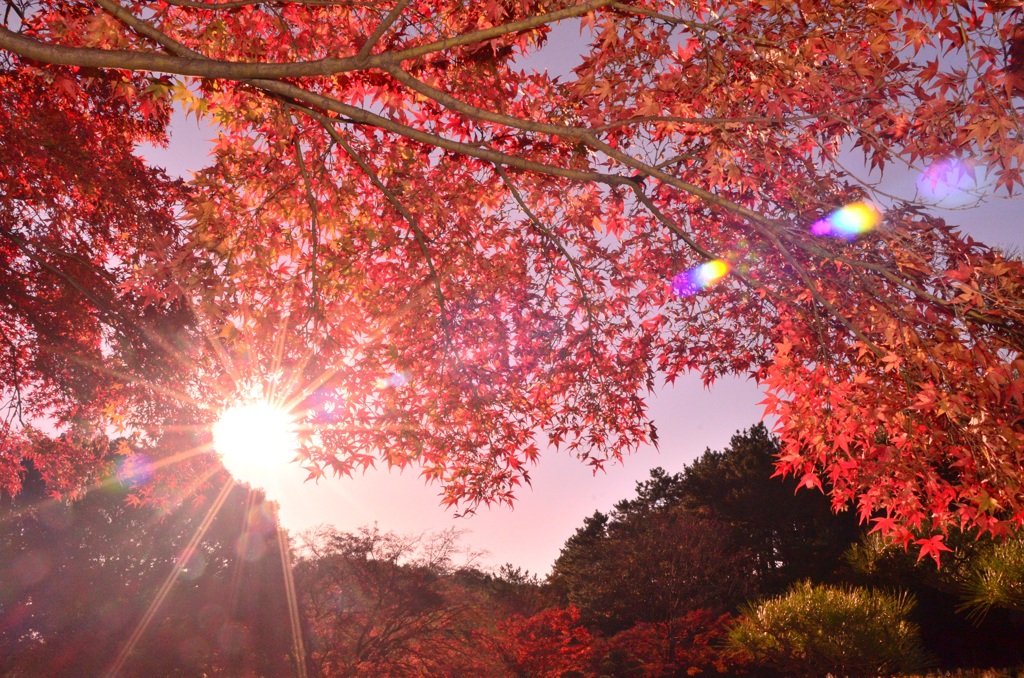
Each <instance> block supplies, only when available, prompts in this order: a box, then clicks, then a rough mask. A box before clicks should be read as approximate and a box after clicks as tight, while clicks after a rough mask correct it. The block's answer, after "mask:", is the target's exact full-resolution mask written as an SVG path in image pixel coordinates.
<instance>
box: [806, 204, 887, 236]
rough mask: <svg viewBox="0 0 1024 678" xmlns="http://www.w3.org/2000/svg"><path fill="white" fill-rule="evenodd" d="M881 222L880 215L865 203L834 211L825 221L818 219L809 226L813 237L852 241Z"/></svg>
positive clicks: (872, 206) (870, 205) (875, 208)
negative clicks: (819, 236)
mask: <svg viewBox="0 0 1024 678" xmlns="http://www.w3.org/2000/svg"><path fill="white" fill-rule="evenodd" d="M881 221H882V213H881V212H879V211H878V208H877V207H875V206H874V205H872V204H871V203H869V202H867V201H861V202H855V203H851V204H849V205H847V206H846V207H844V208H842V209H841V210H836V211H835V212H833V213H832V214H830V215H829V217H828V218H827V219H819V220H818V221H816V222H814V224H813V225H812V226H811V233H813V234H814V235H827V236H831V237H833V238H845V239H846V240H853V239H854V238H856V237H857V236H858V235H863V234H865V233H867V232H868V231H871V230H873V229H874V228H875V227H876V226H878V224H879V223H881Z"/></svg>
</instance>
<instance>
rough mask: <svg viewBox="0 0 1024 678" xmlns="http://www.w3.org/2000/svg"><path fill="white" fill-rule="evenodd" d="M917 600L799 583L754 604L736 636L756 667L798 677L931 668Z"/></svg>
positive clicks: (735, 644)
mask: <svg viewBox="0 0 1024 678" xmlns="http://www.w3.org/2000/svg"><path fill="white" fill-rule="evenodd" d="M913 606H914V600H913V598H911V597H910V596H907V595H905V594H903V595H897V594H892V593H885V592H881V591H873V590H869V589H863V588H853V587H836V586H815V585H814V584H812V583H810V582H802V583H800V584H797V585H795V586H794V587H792V588H791V589H790V591H789V592H788V593H786V594H785V595H782V596H779V597H777V598H773V599H770V600H767V601H764V602H763V603H761V604H760V605H756V606H751V607H750V608H748V609H747V610H746V611H745V612H744V616H743V618H741V619H740V621H739V622H738V623H737V624H736V625H735V626H734V627H733V629H732V630H731V631H730V633H729V643H730V645H731V646H732V647H733V648H734V649H736V650H738V651H741V652H745V653H746V654H748V655H749V656H750V658H751V660H752V661H753V662H754V663H755V664H759V665H762V666H766V667H773V668H776V669H779V670H781V671H782V672H783V673H785V674H786V675H792V676H825V675H827V674H833V675H835V676H849V677H851V678H854V677H857V676H864V677H867V676H878V675H891V674H894V673H897V672H909V671H914V670H916V669H919V668H920V667H921V665H922V664H923V663H925V655H924V652H923V650H922V647H921V643H920V640H919V636H918V629H917V627H916V626H915V625H914V624H912V623H910V622H909V621H908V619H907V618H908V615H909V614H910V611H911V609H912V608H913Z"/></svg>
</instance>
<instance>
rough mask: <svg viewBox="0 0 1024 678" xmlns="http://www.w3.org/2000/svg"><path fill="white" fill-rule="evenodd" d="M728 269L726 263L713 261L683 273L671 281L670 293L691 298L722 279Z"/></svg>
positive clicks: (719, 260) (718, 260)
mask: <svg viewBox="0 0 1024 678" xmlns="http://www.w3.org/2000/svg"><path fill="white" fill-rule="evenodd" d="M729 268H730V266H729V263H728V262H726V261H722V260H721V259H714V260H712V261H709V262H707V263H706V264H701V265H700V266H697V267H696V268H691V269H690V270H688V271H683V272H682V273H680V274H679V275H677V276H676V277H675V278H673V279H672V291H673V292H674V293H676V294H677V295H679V296H680V297H691V296H693V295H694V294H697V292H700V291H701V290H706V289H707V288H708V287H711V285H713V284H715V283H716V282H718V281H719V280H721V279H722V278H724V277H725V274H726V273H728V272H729Z"/></svg>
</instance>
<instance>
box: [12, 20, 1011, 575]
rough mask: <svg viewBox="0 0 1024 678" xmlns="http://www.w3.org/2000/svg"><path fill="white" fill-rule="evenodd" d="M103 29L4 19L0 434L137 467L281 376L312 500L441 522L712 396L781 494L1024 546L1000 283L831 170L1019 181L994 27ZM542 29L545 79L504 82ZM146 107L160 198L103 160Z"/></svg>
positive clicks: (18, 442)
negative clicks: (541, 466) (852, 215)
mask: <svg viewBox="0 0 1024 678" xmlns="http://www.w3.org/2000/svg"><path fill="white" fill-rule="evenodd" d="M97 4H98V6H99V7H100V8H102V9H96V8H94V7H93V6H92V5H89V6H86V5H84V4H81V3H79V2H75V1H73V0H68V1H58V0H46V1H44V2H40V3H32V4H26V3H23V2H21V1H20V0H8V2H7V8H8V11H7V12H6V15H5V16H6V19H5V22H6V23H5V27H2V28H0V50H2V51H0V59H2V69H3V70H2V72H0V78H2V79H3V80H2V82H3V83H4V91H5V93H7V96H6V97H5V101H4V102H3V103H2V104H0V115H3V116H5V118H4V120H3V123H4V124H3V129H4V137H3V143H2V145H0V167H3V168H4V169H3V170H0V172H3V174H0V179H2V184H0V186H2V188H0V206H2V209H0V219H2V222H0V229H2V230H0V257H2V259H0V276H3V285H4V288H5V289H11V290H14V293H13V294H10V295H8V296H7V297H6V298H5V300H4V301H3V302H2V303H3V306H2V307H0V323H2V330H3V337H2V338H3V342H4V344H5V348H4V351H3V357H2V358H0V361H2V362H0V369H2V370H3V374H4V397H5V398H6V399H7V400H8V402H9V403H11V408H13V409H11V410H10V411H11V412H13V413H14V414H12V416H11V417H9V418H8V421H9V422H14V421H15V420H16V419H17V417H19V416H25V415H27V416H28V417H29V418H30V419H31V418H35V417H41V416H52V417H55V418H56V419H57V420H58V423H59V424H60V425H63V426H70V425H71V424H72V423H73V422H78V421H79V420H84V421H86V422H88V423H89V425H90V426H91V427H92V430H95V431H101V430H103V428H104V426H106V425H109V424H112V423H113V424H116V423H125V422H127V423H129V424H130V427H131V428H132V430H136V431H143V432H145V434H146V435H147V436H148V437H149V439H151V440H157V441H158V440H160V439H161V437H162V435H163V433H165V432H166V431H168V430H171V429H172V428H173V427H174V426H181V425H183V424H185V423H190V424H192V425H200V426H202V425H205V424H206V423H208V421H209V419H210V417H211V416H212V415H211V410H216V409H217V404H218V403H219V402H223V401H225V400H227V399H230V398H232V397H235V396H236V395H237V394H238V393H240V392H251V391H252V390H254V389H255V390H261V389H262V390H266V389H276V390H279V391H283V392H286V393H287V394H288V397H289V402H290V404H291V405H292V406H294V407H295V408H296V410H297V412H298V414H299V415H300V416H301V417H302V418H303V419H304V421H305V423H306V424H308V430H309V433H308V435H307V436H306V438H305V440H304V447H303V451H302V454H303V456H304V459H305V465H306V466H307V467H308V468H309V469H310V475H311V476H312V477H318V476H320V475H322V474H325V473H331V472H334V473H350V472H352V471H353V470H356V469H359V468H361V467H364V466H366V465H367V464H370V463H373V462H374V461H375V460H381V461H383V462H385V463H387V464H390V465H394V466H406V465H409V464H413V465H416V466H418V467H419V468H421V469H422V473H423V474H424V476H425V477H426V478H428V479H431V480H434V481H437V482H438V483H440V484H441V486H442V487H443V488H444V493H445V495H444V500H445V501H446V502H447V503H450V504H458V505H460V506H462V507H464V508H466V509H472V508H473V507H474V506H475V505H476V504H478V503H479V502H486V501H495V500H497V501H500V502H510V501H512V499H513V497H514V492H515V489H516V487H517V485H519V484H520V483H521V482H523V481H525V480H528V479H529V475H528V468H529V464H530V463H532V462H533V461H535V460H536V459H537V456H538V454H539V452H540V450H541V448H542V446H543V443H544V441H545V440H546V441H549V442H550V443H552V444H554V445H558V446H561V447H563V448H566V449H568V450H570V451H571V452H572V453H574V454H577V455H578V456H580V457H581V458H582V459H583V460H585V461H586V462H587V463H590V464H593V465H595V466H600V465H601V464H602V463H604V462H606V461H608V460H617V459H619V458H621V457H622V455H624V454H626V453H628V452H630V451H631V450H634V449H636V447H637V446H639V445H641V444H644V443H647V442H650V441H651V439H652V437H653V429H652V427H651V425H650V423H649V421H648V419H647V416H646V406H645V397H646V395H647V394H648V392H649V390H650V389H651V388H652V387H653V386H654V384H655V383H656V380H658V379H662V378H663V379H667V380H668V381H672V380H674V379H675V378H677V377H678V376H679V375H680V374H682V373H684V372H686V371H689V370H697V371H699V372H700V373H701V374H702V375H703V377H704V379H705V381H706V382H708V383H710V382H713V381H714V380H715V379H716V378H717V377H719V376H721V375H725V374H739V375H749V376H751V377H753V378H754V379H756V380H757V381H758V382H759V383H760V384H762V385H763V386H764V387H765V388H766V389H767V397H766V408H767V412H768V413H769V414H772V415H775V416H776V417H778V421H779V425H778V432H779V433H780V435H781V438H782V445H783V447H782V450H781V454H780V457H779V460H778V470H779V472H780V473H783V474H792V475H795V476H796V477H797V478H798V480H799V482H800V483H801V484H802V485H804V486H807V487H820V488H822V489H825V490H827V491H829V492H830V493H831V496H832V499H833V503H834V505H835V506H836V507H839V506H843V505H845V504H847V503H849V502H854V503H855V504H856V507H857V510H858V511H859V515H860V517H861V518H862V519H863V520H872V521H874V525H875V527H877V529H878V530H880V531H882V532H884V533H885V534H887V535H891V536H894V537H896V538H897V539H899V540H900V541H902V542H903V543H909V542H911V541H915V542H916V543H918V544H919V545H920V546H921V547H922V548H923V549H924V550H925V551H926V552H927V553H930V554H935V555H937V554H938V553H939V552H940V551H941V544H942V534H943V533H944V530H945V529H946V528H947V527H948V526H950V525H957V524H959V525H963V526H965V527H976V528H978V529H979V530H980V531H982V532H991V533H993V534H1002V533H1003V532H1005V531H1006V529H1007V527H1008V526H1010V525H1013V524H1020V523H1021V522H1022V521H1024V493H1022V490H1021V484H1020V468H1021V465H1022V461H1024V460H1022V456H1021V455H1022V452H1021V450H1022V443H1024V423H1022V419H1021V412H1022V409H1024V357H1022V352H1024V324H1022V323H1024V306H1022V301H1021V300H1022V299H1024V267H1022V264H1021V263H1020V262H1019V261H1015V260H1012V259H1008V258H1006V257H1005V256H1003V255H1002V254H1000V253H999V252H997V251H993V250H990V249H988V248H986V247H985V246H984V245H982V244H980V243H977V242H973V241H972V240H970V239H969V238H966V237H964V236H962V235H959V234H958V233H957V231H956V230H955V229H954V228H953V227H952V226H950V225H947V224H945V223H944V222H942V221H941V220H939V219H937V218H935V217H933V216H930V215H929V213H928V210H927V205H922V204H920V203H915V202H910V201H900V200H891V199H889V198H887V197H886V196H885V195H883V194H881V193H879V192H877V191H875V189H874V187H873V186H872V185H866V184H862V183H860V182H858V180H857V179H856V178H855V176H854V175H853V174H851V173H849V172H847V171H846V170H845V169H844V166H845V164H846V163H848V162H849V157H848V156H847V155H843V153H844V151H848V150H849V149H851V148H852V149H856V151H857V152H862V154H863V157H864V159H865V161H866V163H867V164H868V165H870V166H871V167H872V168H876V169H884V168H900V167H906V166H910V167H912V168H920V167H924V166H927V165H929V164H930V163H932V162H935V161H940V160H944V159H948V158H954V159H958V160H962V161H964V162H965V163H967V164H968V166H969V167H970V168H972V169H971V171H976V172H978V173H985V172H987V175H988V176H989V177H990V178H991V188H992V189H993V190H994V191H996V192H999V193H1004V194H1006V193H1014V192H1016V191H1019V190H1020V188H1021V187H1022V184H1024V178H1022V175H1021V171H1022V165H1024V135H1022V134H1021V119H1020V116H1019V113H1018V111H1019V108H1020V103H1021V102H1020V99H1019V98H1017V97H1019V94H1020V88H1019V85H1018V83H1019V67H1020V64H1019V61H1020V59H1019V58H1018V57H1019V26H1020V25H1021V22H1022V17H1024V10H1022V8H1021V7H1019V6H1018V4H1017V3H1004V2H1000V3H995V2H982V1H980V0H965V1H963V2H955V3H954V2H942V1H939V0H934V1H929V2H909V1H906V2H905V1H901V0H881V1H879V2H860V1H857V0H849V1H843V2H820V1H810V0H805V1H800V2H795V3H794V2H771V1H767V2H753V1H751V2H734V1H732V0H730V1H728V2H726V1H722V2H717V1H710V2H708V1H704V0H688V1H686V2H678V3H677V2H666V1H663V0H638V1H637V2H617V1H615V0H588V2H584V3H578V4H577V3H571V2H564V1H562V0H536V1H532V0H527V1H523V2H501V1H499V0H488V1H486V2H478V3H472V4H471V5H470V6H466V5H465V4H464V3H460V2H450V1H447V0H399V1H398V2H397V3H395V2H390V1H381V2H377V1H371V2H366V3H344V2H338V3H333V2H323V3H320V2H315V3H313V2H310V3H306V2H272V1H271V2H258V1H256V0H230V1H225V2H193V1H192V0H188V1H186V0H153V1H152V2H141V1H134V2H127V3H124V4H121V3H119V2H117V0H97ZM559 25H561V27H562V29H564V28H565V26H566V25H568V26H569V29H570V31H571V32H572V33H577V32H578V33H579V34H580V35H581V38H580V44H579V57H578V58H577V59H575V60H574V63H573V64H572V69H571V71H568V72H566V73H565V74H563V75H561V76H556V75H554V74H550V73H547V72H537V71H536V70H534V69H533V68H531V67H526V66H524V65H523V64H524V61H523V60H524V59H525V58H526V57H529V56H530V55H533V54H537V53H538V51H539V50H541V49H542V48H543V47H544V46H545V43H546V42H547V41H548V40H549V36H550V35H551V31H552V30H554V27H556V26H559ZM172 103H177V104H179V105H181V106H183V107H184V108H185V109H186V110H188V111H190V112H193V113H195V114H197V115H202V116H205V117H206V119H207V120H209V121H211V122H213V123H214V124H216V125H217V127H218V130H219V136H218V139H217V142H216V147H215V151H214V157H213V159H212V164H211V165H210V166H209V167H208V168H206V169H205V170H203V171H202V172H200V173H199V174H198V175H197V176H196V177H195V178H194V179H193V180H192V181H191V182H190V184H189V187H188V191H187V194H182V193H179V192H178V187H177V186H176V185H175V184H173V183H171V182H168V181H167V180H166V179H165V178H164V177H162V176H161V175H160V174H159V173H158V172H156V171H155V170H151V169H147V168H145V167H143V166H142V165H141V164H140V163H139V161H137V160H135V159H133V158H132V157H131V156H130V152H131V145H132V144H133V143H136V142H138V141H142V140H146V139H153V138H159V137H160V134H162V130H163V129H164V125H165V123H166V113H167V110H168V107H169V106H170V105H172ZM40 149H52V152H50V151H40ZM57 149H59V152H57ZM11 168H15V169H14V170H12V169H11ZM863 200H873V201H875V202H876V203H877V205H878V207H879V208H880V209H881V213H882V220H881V223H880V224H878V225H877V228H874V229H870V228H864V229H861V230H862V231H863V232H861V233H860V234H859V235H857V236H856V237H853V236H852V235H851V236H850V237H846V238H837V237H829V236H828V234H826V233H825V232H824V231H821V229H817V228H814V225H815V224H816V223H819V222H821V220H823V219H826V218H827V217H828V216H829V215H830V214H832V213H833V212H835V211H836V210H837V209H839V208H841V207H843V206H844V205H848V204H850V203H854V202H857V201H863ZM178 205H180V206H181V211H179V212H175V211H174V209H173V207H174V206H178ZM26 211H27V212H26ZM25 214H29V216H28V218H26V217H24V216H23V215H25ZM86 233H87V234H88V236H87V237H83V234H86ZM709 261H721V262H723V263H722V264H717V265H716V266H717V269H716V270H719V272H721V271H722V270H728V273H727V274H725V275H724V277H721V279H718V280H717V282H710V279H708V281H705V282H707V283H708V284H707V285H703V284H702V285H695V284H686V285H675V286H674V285H673V280H674V279H676V277H677V276H679V275H680V274H684V275H685V272H686V271H689V270H691V269H694V268H695V267H697V266H699V265H701V264H704V263H706V262H709ZM716 278H717V274H716ZM680 293H682V294H680ZM40 304H43V305H44V308H43V309H42V311H41V312H40V310H39V309H38V308H37V307H38V306H39V305H40ZM171 364H173V365H174V369H173V370H172V369H169V368H168V365H171ZM271 385H272V386H271ZM161 402H162V403H164V405H163V406H162V407H157V406H155V405H154V403H161ZM175 403H177V404H175ZM167 407H174V408H177V409H176V410H175V412H176V413H174V414H168V410H167ZM17 428H18V427H17V426H14V427H12V428H11V430H10V431H7V432H5V434H4V437H3V439H2V440H3V441H4V442H3V443H2V444H3V445H4V451H5V452H4V456H3V457H2V460H3V461H2V464H3V475H2V478H0V479H2V482H3V485H4V486H6V487H9V488H13V487H14V486H16V484H17V482H16V469H17V468H18V465H17V460H18V459H19V458H20V457H21V456H23V455H26V454H31V453H32V452H31V449H33V448H32V446H31V444H29V443H28V442H27V441H26V440H25V439H24V436H21V437H19V434H18V433H17V430H16V429H17ZM68 454H69V456H74V455H73V454H72V453H70V452H69V453H68ZM70 466H74V464H70V465H69V469H68V470H67V473H66V475H67V477H68V478H69V479H70V478H72V477H73V476H74V475H75V473H76V472H78V471H80V469H72V468H70Z"/></svg>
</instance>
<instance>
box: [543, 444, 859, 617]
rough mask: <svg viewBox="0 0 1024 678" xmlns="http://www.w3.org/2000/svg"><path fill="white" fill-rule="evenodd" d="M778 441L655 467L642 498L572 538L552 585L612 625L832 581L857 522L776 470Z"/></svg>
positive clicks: (641, 486) (593, 520) (565, 599)
mask: <svg viewBox="0 0 1024 678" xmlns="http://www.w3.org/2000/svg"><path fill="white" fill-rule="evenodd" d="M777 453H778V442H777V441H776V439H775V438H774V437H773V436H771V434H770V433H769V432H768V430H767V428H765V426H764V425H763V424H758V425H756V426H753V427H751V428H750V429H748V430H746V431H739V432H737V433H736V434H735V435H734V436H733V437H732V440H731V441H730V444H729V446H728V447H727V448H725V449H724V450H722V451H720V452H713V451H711V450H708V451H707V452H705V453H704V454H703V455H702V456H701V457H700V458H699V459H697V460H696V461H694V462H693V464H691V465H690V466H689V467H688V468H686V469H684V471H683V472H682V473H676V474H669V473H667V472H666V471H665V470H663V469H660V468H656V469H653V470H652V471H651V477H650V478H649V479H648V480H646V481H644V482H641V483H637V487H636V497H635V498H633V499H627V500H623V501H620V502H618V503H617V504H615V508H614V509H613V510H612V511H611V512H610V513H609V514H607V515H605V514H603V513H601V512H595V513H594V515H592V516H590V517H588V518H586V519H585V521H584V524H583V526H582V527H581V528H579V529H578V530H577V531H576V534H574V535H573V536H572V537H570V538H569V540H568V541H566V543H565V547H564V548H563V549H562V552H561V553H560V555H559V557H558V560H557V561H556V562H555V565H554V568H553V571H552V575H551V579H550V582H551V585H552V590H553V592H554V594H555V595H556V597H557V598H558V599H559V600H560V601H561V602H562V603H563V604H572V605H576V606H577V607H579V608H580V610H581V611H582V612H583V613H584V615H585V617H587V619H588V620H589V621H590V622H592V623H597V624H598V625H600V626H601V628H602V630H603V631H605V632H606V633H615V632H618V631H621V630H623V629H624V628H626V627H628V626H629V625H631V624H634V623H637V622H652V623H653V622H664V621H667V620H669V619H672V618H675V617H677V616H679V615H680V614H683V613H685V612H687V611H689V610H693V609H696V608H698V607H707V608H709V609H714V610H718V611H726V610H729V609H731V608H732V606H734V605H736V604H739V603H741V602H743V601H744V600H746V599H747V598H748V597H749V596H752V595H759V594H760V595H763V594H771V593H777V592H780V591H783V590H785V588H786V587H787V586H788V585H789V584H792V583H793V582H795V581H799V580H800V579H803V578H811V579H813V580H815V581H830V580H831V579H832V578H833V577H834V571H835V570H836V569H837V567H838V566H839V565H840V558H841V555H842V553H843V552H844V550H845V549H846V548H847V547H848V546H849V545H850V544H851V543H853V542H854V541H855V539H856V537H857V534H858V528H857V524H856V519H855V518H854V516H853V515H851V514H850V513H843V514H840V515H838V516H837V515H836V514H834V513H833V512H832V510H831V506H830V503H829V500H828V499H827V498H826V497H825V496H824V495H822V494H821V493H819V492H809V491H801V492H796V489H797V484H796V481H794V480H792V479H783V480H780V479H778V478H772V473H773V470H774V459H775V457H776V455H777Z"/></svg>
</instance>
